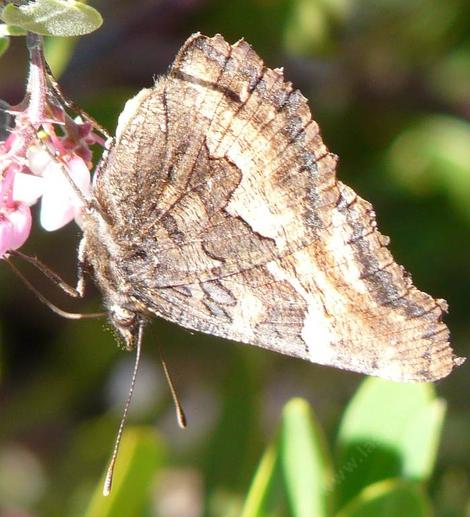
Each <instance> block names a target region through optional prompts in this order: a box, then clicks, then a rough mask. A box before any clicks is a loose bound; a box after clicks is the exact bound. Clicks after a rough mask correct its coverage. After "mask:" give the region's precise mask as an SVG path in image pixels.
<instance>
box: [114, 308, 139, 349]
mask: <svg viewBox="0 0 470 517" xmlns="http://www.w3.org/2000/svg"><path fill="white" fill-rule="evenodd" d="M109 318H110V320H111V323H112V324H113V325H114V327H115V328H116V329H117V330H118V331H119V334H120V335H121V337H122V338H123V340H124V343H125V347H126V349H127V350H132V349H133V348H134V347H135V344H136V340H137V336H138V332H139V326H140V325H141V323H142V318H141V317H140V316H139V314H138V313H137V312H134V311H131V310H129V309H126V308H125V307H121V306H119V305H113V306H112V307H111V308H110V309H109Z"/></svg>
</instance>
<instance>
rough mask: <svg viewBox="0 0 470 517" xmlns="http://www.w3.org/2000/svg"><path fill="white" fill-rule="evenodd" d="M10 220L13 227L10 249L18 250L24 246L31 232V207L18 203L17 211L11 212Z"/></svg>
mask: <svg viewBox="0 0 470 517" xmlns="http://www.w3.org/2000/svg"><path fill="white" fill-rule="evenodd" d="M8 218H9V219H10V222H11V227H12V233H11V237H10V239H11V241H10V248H11V249H14V250H16V249H18V248H19V247H20V246H23V244H24V243H25V242H26V240H27V238H28V237H29V234H30V232H31V222H32V221H31V210H30V209H29V206H27V205H25V204H23V203H18V204H17V206H16V210H13V211H12V212H10V213H9V214H8Z"/></svg>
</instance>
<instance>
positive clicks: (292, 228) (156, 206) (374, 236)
mask: <svg viewBox="0 0 470 517" xmlns="http://www.w3.org/2000/svg"><path fill="white" fill-rule="evenodd" d="M336 163H337V157H336V156H335V155H334V154H332V153H330V152H329V151H328V149H327V148H326V147H325V145H324V144H323V142H322V139H321V136H320V133H319V128H318V125H317V124H316V122H315V121H313V120H312V118H311V114H310V110H309V108H308V106H307V102H306V99H305V98H304V97H303V96H302V95H301V94H300V92H299V91H298V90H295V89H293V88H292V85H291V84H290V83H288V82H285V80H284V77H283V73H282V71H281V70H278V69H274V70H272V69H269V68H266V67H265V66H264V64H263V62H262V61H261V59H260V58H259V57H258V56H257V54H256V53H255V52H254V51H253V49H252V48H251V47H250V46H249V45H248V44H247V43H246V42H244V41H239V42H237V43H236V44H234V45H229V44H228V43H227V42H225V40H224V39H223V38H222V37H221V36H219V35H217V36H215V37H214V38H208V37H206V36H202V35H199V34H195V35H193V36H192V37H191V38H189V39H188V41H187V42H186V43H185V44H184V46H183V47H182V49H181V50H180V52H179V53H178V56H177V57H176V60H175V63H174V64H173V66H172V67H171V68H170V70H169V72H168V73H167V74H166V75H164V76H163V77H162V78H160V79H159V80H158V81H157V82H156V84H155V85H154V86H153V87H152V88H150V89H146V90H142V91H141V92H140V93H139V94H138V95H137V96H136V97H134V98H133V99H132V100H131V101H129V102H128V104H127V105H126V108H125V110H124V111H123V113H122V114H121V116H120V121H119V125H118V130H117V134H116V143H115V145H114V146H113V148H112V149H111V151H110V153H109V156H108V157H107V160H106V163H105V164H104V165H103V167H102V168H101V170H100V172H99V174H98V175H97V177H96V179H95V184H94V189H93V195H94V203H95V204H96V206H97V207H98V208H99V209H97V210H91V211H89V213H88V214H85V215H84V219H83V231H84V237H83V244H82V248H83V259H84V262H85V263H87V264H88V265H89V266H90V268H91V270H92V272H93V275H94V277H95V280H96V282H97V284H98V286H99V287H100V288H101V290H102V291H103V296H104V300H105V303H106V306H107V307H108V311H109V314H110V319H111V321H112V322H113V323H114V325H115V326H116V328H117V329H118V330H119V331H120V332H121V333H122V335H123V336H124V338H125V340H126V342H127V343H128V345H129V346H132V343H133V339H134V338H135V336H136V331H137V330H136V329H137V328H138V325H139V324H140V323H141V322H142V321H143V320H145V319H146V318H147V317H149V315H156V316H159V317H163V318H166V319H168V320H170V321H174V322H176V323H179V324H180V325H182V326H184V327H186V328H190V329H194V330H198V331H202V332H206V333H210V334H214V335H217V336H221V337H225V338H229V339H232V340H236V341H240V342H243V343H250V344H254V345H258V346H261V347H264V348H268V349H271V350H275V351H278V352H281V353H284V354H287V355H291V356H296V357H300V358H303V359H307V360H310V361H312V362H316V363H320V364H327V365H332V366H337V367H339V368H344V369H349V370H354V371H358V372H362V373H367V374H371V375H379V376H382V377H385V378H390V379H394V380H400V381H426V380H435V379H438V378H441V377H444V376H445V375H447V374H448V373H450V371H451V370H452V368H453V367H454V366H455V365H457V364H459V362H460V361H459V359H458V358H456V357H455V356H454V354H453V353H452V349H451V348H450V346H449V344H448V329H447V327H446V326H445V324H444V323H443V322H442V315H443V311H444V310H445V303H444V302H443V301H442V300H434V299H433V298H432V297H431V296H429V295H427V294H425V293H423V292H421V291H419V290H418V289H416V288H415V287H414V286H413V284H412V282H411V279H410V277H409V275H408V274H406V272H405V271H404V270H403V268H401V267H400V266H398V265H397V264H396V263H395V262H394V260H393V258H392V256H391V254H390V252H389V251H388V250H387V248H386V244H387V241H388V239H387V238H386V237H384V236H383V235H381V234H380V233H379V232H378V230H377V228H376V223H375V214H374V212H373V209H372V206H371V205H370V204H369V203H368V202H366V201H364V200H363V199H361V198H360V197H359V196H357V195H356V194H355V193H354V192H353V191H352V190H351V189H350V188H349V187H347V186H346V185H343V184H342V183H341V182H339V181H337V179H336V175H335V172H336Z"/></svg>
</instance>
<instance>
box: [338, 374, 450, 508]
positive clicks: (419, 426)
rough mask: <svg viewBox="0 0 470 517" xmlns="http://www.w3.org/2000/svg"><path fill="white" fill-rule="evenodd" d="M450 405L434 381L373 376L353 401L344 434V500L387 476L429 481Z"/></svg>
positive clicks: (340, 439)
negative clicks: (409, 381)
mask: <svg viewBox="0 0 470 517" xmlns="http://www.w3.org/2000/svg"><path fill="white" fill-rule="evenodd" d="M444 413H445V405H444V403H443V401H441V400H438V399H436V398H435V394H434V390H433V387H432V385H430V384H398V383H393V382H389V381H384V380H381V379H375V378H369V379H367V380H366V381H365V382H364V383H363V384H362V386H361V387H360V388H359V390H358V391H357V393H356V395H355V396H354V398H353V399H352V401H351V402H350V404H349V406H348V408H347V410H346V412H345V414H344V417H343V421H342V423H341V426H340V430H339V434H338V443H337V447H338V468H337V472H336V480H335V481H336V485H337V488H338V492H339V493H340V494H341V500H342V501H345V500H349V499H350V498H351V497H353V496H354V495H355V494H357V493H358V492H359V490H361V489H362V488H364V487H365V486H367V485H369V484H371V483H373V482H376V481H379V480H382V479H387V478H392V477H404V478H407V479H411V480H419V481H421V480H427V479H428V478H429V477H430V475H431V472H432V469H433V466H434V462H435V459H436V453H437V447H438V443H439V437H440V433H441V428H442V423H443V419H444Z"/></svg>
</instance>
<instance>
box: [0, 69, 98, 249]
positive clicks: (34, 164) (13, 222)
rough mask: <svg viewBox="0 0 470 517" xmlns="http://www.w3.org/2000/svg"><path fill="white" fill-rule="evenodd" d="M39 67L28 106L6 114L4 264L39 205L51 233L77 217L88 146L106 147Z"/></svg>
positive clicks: (1, 202) (1, 194)
mask: <svg viewBox="0 0 470 517" xmlns="http://www.w3.org/2000/svg"><path fill="white" fill-rule="evenodd" d="M37 62H39V64H40V65H41V63H42V61H41V60H40V59H39V60H36V64H34V63H32V70H31V71H30V77H29V82H28V90H27V95H26V98H25V100H24V101H23V102H22V103H21V104H20V105H18V106H17V107H12V108H10V109H9V110H7V113H8V114H9V115H11V116H13V117H14V126H13V127H12V128H11V129H10V128H7V132H6V139H5V140H3V141H2V140H0V258H1V257H3V256H5V254H6V253H7V252H8V251H9V250H15V249H18V248H19V247H20V246H22V245H23V244H24V243H25V241H26V240H27V238H28V236H29V234H30V232H31V225H32V216H31V209H30V207H31V206H32V205H34V204H35V203H37V202H38V201H39V200H41V207H40V211H39V219H40V223H41V226H42V227H43V228H44V229H46V230H48V231H53V230H57V229H58V228H61V227H62V226H64V225H65V224H67V223H69V222H70V221H71V220H73V219H74V218H77V217H78V216H79V213H80V209H81V208H82V206H83V202H82V200H83V199H84V198H87V197H88V194H89V192H90V169H91V167H92V160H91V159H92V152H91V149H90V146H91V145H93V144H99V145H102V146H104V140H103V138H102V137H100V136H99V135H97V134H96V133H95V132H94V131H93V126H92V124H91V123H90V122H88V121H83V120H82V118H81V117H80V116H78V117H76V118H75V119H73V118H72V117H71V116H70V115H69V114H68V113H67V111H66V109H65V106H63V105H62V103H61V102H60V99H58V97H57V96H56V95H54V94H53V90H52V88H51V86H50V84H49V83H48V76H47V73H46V72H45V67H44V66H37ZM74 185H75V187H74ZM77 189H78V190H79V191H80V192H81V193H82V196H80V195H79V194H78V192H77Z"/></svg>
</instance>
